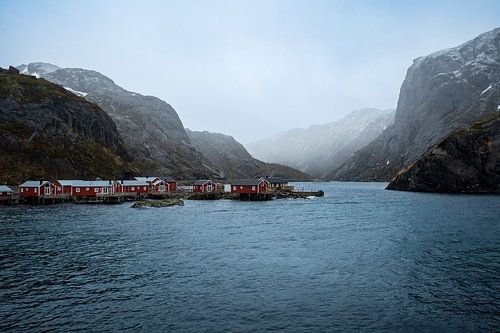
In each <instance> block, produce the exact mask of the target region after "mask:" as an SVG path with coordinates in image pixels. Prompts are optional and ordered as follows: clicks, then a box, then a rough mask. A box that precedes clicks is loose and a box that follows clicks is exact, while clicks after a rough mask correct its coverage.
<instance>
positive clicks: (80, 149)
mask: <svg viewBox="0 0 500 333" xmlns="http://www.w3.org/2000/svg"><path fill="white" fill-rule="evenodd" d="M0 110H1V112H0V142H1V143H2V144H1V145H0V156H2V158H1V159H0V182H5V183H9V184H18V183H19V182H20V181H24V180H26V179H30V178H33V179H53V178H54V177H59V178H65V177H68V178H86V177H88V178H95V177H102V178H104V177H106V178H108V177H109V178H111V177H113V176H115V177H123V176H127V174H130V173H133V172H137V169H136V168H134V166H133V165H132V164H131V163H130V161H131V157H130V155H129V154H128V153H127V150H126V146H125V144H124V142H123V141H122V139H121V137H120V135H119V133H118V130H117V129H116V126H115V124H114V123H113V121H112V120H111V118H110V117H109V116H108V115H107V114H106V112H104V111H103V110H102V109H101V108H99V107H98V106H97V105H95V104H93V103H90V102H88V101H86V100H85V99H84V98H81V97H78V96H76V95H74V94H73V93H71V92H69V91H67V90H66V89H64V88H62V87H60V86H58V85H56V84H53V83H51V82H48V81H46V80H44V79H37V78H35V77H33V76H26V75H19V74H15V69H14V68H11V70H9V71H8V72H7V71H5V70H2V71H0Z"/></svg>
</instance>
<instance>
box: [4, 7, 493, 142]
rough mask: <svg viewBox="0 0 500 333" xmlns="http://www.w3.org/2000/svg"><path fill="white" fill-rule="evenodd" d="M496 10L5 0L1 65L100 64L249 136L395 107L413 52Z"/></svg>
mask: <svg viewBox="0 0 500 333" xmlns="http://www.w3.org/2000/svg"><path fill="white" fill-rule="evenodd" d="M499 12H500V3H499V2H498V1H481V2H477V1H462V2H456V1H439V2H434V1H430V2H405V3H397V2H389V1H387V2H380V1H379V2H358V1H349V2H348V1H324V2H320V1H317V2H315V5H314V7H313V6H310V4H309V2H306V1H238V2H234V1H217V2H211V1H188V2H186V1H170V2H163V1H147V2H133V1H106V2H102V1H85V2H77V1H65V2H60V1H44V2H41V1H9V0H8V1H2V2H0V29H1V31H2V34H1V35H0V42H1V43H2V45H3V48H2V52H1V54H0V64H1V65H2V66H8V65H11V64H12V65H19V64H21V63H29V62H34V61H44V62H50V63H54V64H56V65H58V66H61V67H80V68H87V69H94V70H97V71H99V72H101V73H103V74H105V75H107V76H109V77H110V78H112V79H113V80H114V81H115V82H116V83H117V84H119V85H121V86H123V87H124V88H126V89H128V90H132V91H137V92H140V93H142V94H147V95H154V96H157V97H159V98H161V99H163V100H165V101H167V102H168V103H170V104H171V105H172V106H173V107H174V108H175V109H176V111H177V112H178V114H179V116H180V118H181V120H182V121H183V124H184V126H185V127H188V128H190V129H193V130H208V131H212V132H221V133H225V134H229V135H232V136H234V137H235V138H236V139H237V140H239V141H241V142H244V143H248V142H251V141H255V140H258V139H262V138H265V137H269V136H271V135H273V134H274V133H277V132H280V131H282V130H286V129H289V128H296V127H308V126H310V125H312V124H322V123H328V122H332V121H335V120H338V119H340V118H342V117H344V116H346V115H347V114H348V113H349V112H351V111H352V110H356V109H361V108H365V107H376V108H380V109H387V108H395V107H396V104H397V99H398V94H399V88H400V86H401V83H402V81H403V79H404V76H405V73H406V69H407V68H408V66H410V65H411V63H412V59H414V58H416V57H418V56H422V55H426V54H428V53H431V52H433V51H437V50H439V49H442V48H443V47H452V46H455V45H457V44H460V43H461V42H463V41H465V40H467V39H469V38H472V37H474V36H475V35H477V34H479V33H481V32H484V31H487V30H489V29H492V28H494V27H495V26H497V25H498V23H499V20H498V13H499ZM479 17H480V18H481V19H480V20H479V19H478V18H479ZM27 23H29V24H27Z"/></svg>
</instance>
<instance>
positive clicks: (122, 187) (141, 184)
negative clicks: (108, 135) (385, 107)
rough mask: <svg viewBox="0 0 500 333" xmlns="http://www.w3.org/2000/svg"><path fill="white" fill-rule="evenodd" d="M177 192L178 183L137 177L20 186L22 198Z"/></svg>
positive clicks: (30, 183) (39, 182) (156, 178)
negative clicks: (131, 178)
mask: <svg viewBox="0 0 500 333" xmlns="http://www.w3.org/2000/svg"><path fill="white" fill-rule="evenodd" d="M176 190H177V183H176V182H174V181H166V180H163V179H161V178H159V177H136V178H135V179H133V180H92V181H89V180H57V181H54V182H51V181H48V180H39V181H38V180H36V181H34V180H29V181H26V182H24V183H22V184H21V185H19V197H20V198H36V197H38V198H40V197H75V198H78V197H86V198H88V197H99V196H101V197H104V196H112V195H116V194H131V195H142V194H150V193H160V194H161V193H167V192H173V191H176Z"/></svg>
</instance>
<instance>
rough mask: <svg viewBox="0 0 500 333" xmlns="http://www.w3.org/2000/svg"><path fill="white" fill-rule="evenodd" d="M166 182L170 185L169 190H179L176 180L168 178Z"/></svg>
mask: <svg viewBox="0 0 500 333" xmlns="http://www.w3.org/2000/svg"><path fill="white" fill-rule="evenodd" d="M165 183H166V184H167V185H168V190H169V192H175V191H177V182H176V181H175V180H166V181H165Z"/></svg>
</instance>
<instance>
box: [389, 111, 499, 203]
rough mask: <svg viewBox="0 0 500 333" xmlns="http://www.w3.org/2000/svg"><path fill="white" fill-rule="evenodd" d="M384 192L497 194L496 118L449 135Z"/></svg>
mask: <svg viewBox="0 0 500 333" xmlns="http://www.w3.org/2000/svg"><path fill="white" fill-rule="evenodd" d="M387 189H390V190H402V191H421V192H450V193H500V114H499V115H490V116H488V117H486V118H485V119H483V120H481V121H479V122H476V123H474V124H473V125H472V126H469V127H466V128H463V129H459V130H456V131H454V132H452V133H451V134H450V135H448V136H447V137H446V138H445V139H444V140H442V141H441V142H439V143H438V144H436V145H434V146H432V147H431V148H430V149H429V150H428V151H427V152H426V153H424V154H423V155H422V156H421V157H419V158H418V159H417V160H415V161H414V162H412V163H411V164H410V165H408V166H407V167H405V168H404V169H403V170H401V171H400V172H399V173H398V174H397V176H396V177H395V178H394V179H393V180H392V181H391V182H390V183H389V185H388V187H387Z"/></svg>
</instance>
